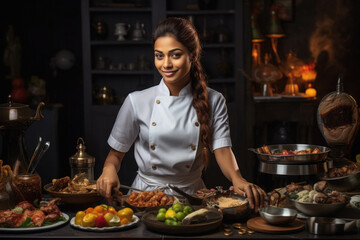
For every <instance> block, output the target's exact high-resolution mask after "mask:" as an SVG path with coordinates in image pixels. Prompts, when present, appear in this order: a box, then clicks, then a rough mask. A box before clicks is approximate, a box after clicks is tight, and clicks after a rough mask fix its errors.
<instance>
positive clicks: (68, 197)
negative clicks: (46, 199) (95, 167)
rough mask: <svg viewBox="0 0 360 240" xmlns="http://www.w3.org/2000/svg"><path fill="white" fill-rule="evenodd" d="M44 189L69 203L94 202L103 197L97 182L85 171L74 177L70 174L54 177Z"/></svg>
mask: <svg viewBox="0 0 360 240" xmlns="http://www.w3.org/2000/svg"><path fill="white" fill-rule="evenodd" d="M44 189H45V191H47V192H48V193H49V194H50V195H51V196H53V197H57V198H60V199H61V202H63V203H68V204H86V203H93V202H97V201H100V200H101V199H102V196H100V195H98V193H97V191H96V184H95V183H92V182H90V181H89V180H88V179H87V178H86V177H85V174H84V173H81V174H78V175H75V176H74V178H73V179H70V177H68V176H66V177H63V178H59V179H53V180H52V183H49V184H46V185H45V186H44Z"/></svg>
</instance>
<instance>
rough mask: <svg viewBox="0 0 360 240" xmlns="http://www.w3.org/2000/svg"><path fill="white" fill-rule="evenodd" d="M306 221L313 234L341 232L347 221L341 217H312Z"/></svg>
mask: <svg viewBox="0 0 360 240" xmlns="http://www.w3.org/2000/svg"><path fill="white" fill-rule="evenodd" d="M306 223H307V227H308V230H309V232H310V233H312V234H341V233H343V232H344V225H345V223H346V222H345V220H343V219H340V218H327V217H310V218H309V219H308V220H307V221H306Z"/></svg>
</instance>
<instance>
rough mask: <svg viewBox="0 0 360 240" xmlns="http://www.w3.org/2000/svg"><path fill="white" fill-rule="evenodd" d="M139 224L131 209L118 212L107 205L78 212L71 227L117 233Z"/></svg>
mask: <svg viewBox="0 0 360 240" xmlns="http://www.w3.org/2000/svg"><path fill="white" fill-rule="evenodd" d="M137 222H139V218H138V217H137V216H136V215H134V211H133V210H132V209H131V208H123V209H121V210H118V211H117V210H116V209H115V208H114V207H112V206H108V205H106V204H101V205H97V206H96V207H94V208H92V207H89V208H87V209H86V210H84V211H78V212H77V213H76V215H75V217H74V218H72V219H71V221H70V225H71V226H72V227H74V228H77V229H81V230H85V231H117V230H121V229H125V228H129V227H131V226H133V225H135V224H136V223H137Z"/></svg>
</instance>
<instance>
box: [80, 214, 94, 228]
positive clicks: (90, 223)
mask: <svg viewBox="0 0 360 240" xmlns="http://www.w3.org/2000/svg"><path fill="white" fill-rule="evenodd" d="M97 217H98V216H97V215H96V214H94V213H88V214H86V215H85V216H84V217H83V219H82V225H81V226H83V227H95V225H96V218H97Z"/></svg>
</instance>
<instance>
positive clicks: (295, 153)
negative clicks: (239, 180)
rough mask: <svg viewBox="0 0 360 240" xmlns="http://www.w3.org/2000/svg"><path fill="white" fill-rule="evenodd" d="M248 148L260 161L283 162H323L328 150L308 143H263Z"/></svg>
mask: <svg viewBox="0 0 360 240" xmlns="http://www.w3.org/2000/svg"><path fill="white" fill-rule="evenodd" d="M249 150H250V151H252V152H254V153H255V154H256V156H257V157H258V159H259V160H261V161H264V162H268V161H270V162H272V163H284V164H299V163H309V162H311V163H315V162H323V161H325V159H326V158H327V155H328V153H329V152H330V148H328V147H324V146H319V145H310V144H279V145H263V146H262V147H258V148H250V149H249Z"/></svg>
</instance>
